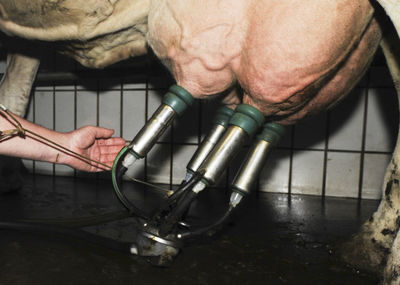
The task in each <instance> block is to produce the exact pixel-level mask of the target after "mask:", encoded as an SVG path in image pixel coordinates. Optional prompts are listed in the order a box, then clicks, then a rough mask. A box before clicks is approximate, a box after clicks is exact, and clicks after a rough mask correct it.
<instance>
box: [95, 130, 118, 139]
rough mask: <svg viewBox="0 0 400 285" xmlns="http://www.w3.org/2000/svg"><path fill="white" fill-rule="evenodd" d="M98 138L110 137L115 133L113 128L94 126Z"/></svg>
mask: <svg viewBox="0 0 400 285" xmlns="http://www.w3.org/2000/svg"><path fill="white" fill-rule="evenodd" d="M93 131H94V135H95V138H96V139H108V138H110V137H111V136H112V135H113V134H114V130H113V129H106V128H102V127H93Z"/></svg>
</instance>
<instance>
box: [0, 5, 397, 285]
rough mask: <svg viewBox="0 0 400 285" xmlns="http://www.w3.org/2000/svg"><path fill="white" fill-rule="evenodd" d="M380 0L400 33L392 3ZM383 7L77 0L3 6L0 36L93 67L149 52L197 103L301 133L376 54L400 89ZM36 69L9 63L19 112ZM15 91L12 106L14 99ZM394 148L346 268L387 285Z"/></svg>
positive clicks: (24, 61) (0, 91)
mask: <svg viewBox="0 0 400 285" xmlns="http://www.w3.org/2000/svg"><path fill="white" fill-rule="evenodd" d="M380 2H381V5H382V7H383V8H384V9H385V11H387V14H388V15H389V16H390V19H391V20H392V22H393V24H394V26H395V28H397V30H398V31H399V25H400V20H399V19H400V16H399V15H400V13H399V9H400V8H399V7H398V6H399V5H398V3H396V2H397V1H396V0H381V1H380ZM376 4H377V3H375V2H372V1H368V0H301V1H300V0H291V1H282V0H233V1H232V0H229V1H228V0H218V1H211V0H204V1H195V0H152V1H129V0H109V1H106V0H103V1H97V0H91V1H86V2H85V4H84V5H82V4H81V3H80V1H75V0H36V1H28V0H25V1H15V0H14V1H11V0H0V28H1V30H2V31H3V32H4V33H6V34H7V35H12V36H19V37H24V38H28V39H35V40H36V39H38V40H42V41H61V40H62V41H63V44H64V45H65V48H64V49H63V51H64V52H67V53H68V54H70V55H72V56H74V57H75V58H76V59H77V60H78V61H80V62H81V63H83V64H85V65H88V66H92V67H102V66H104V65H107V64H110V63H112V62H114V61H116V60H119V59H123V58H127V57H129V56H134V55H137V54H141V53H144V52H145V51H146V43H147V44H148V45H149V46H150V47H151V48H152V50H153V51H154V53H155V54H156V55H157V56H158V57H159V59H160V60H161V61H162V62H163V63H164V64H165V66H166V67H167V68H168V69H169V70H170V71H171V73H172V75H173V76H174V78H175V79H176V81H177V83H178V84H179V85H181V86H183V87H184V88H186V89H187V90H188V91H189V92H191V93H192V95H193V96H194V97H196V98H199V99H203V98H210V97H213V96H215V95H218V94H224V95H222V96H225V97H224V98H223V102H224V103H226V104H232V105H235V104H238V103H241V102H244V103H247V104H250V105H253V106H255V107H257V108H258V109H259V110H261V111H262V112H263V113H264V115H265V116H267V117H268V118H269V119H272V120H275V121H277V122H280V123H282V124H294V123H296V122H297V121H299V120H301V119H303V118H304V117H308V116H311V115H313V114H315V113H318V112H320V111H321V110H326V109H328V108H330V107H332V106H334V105H335V104H336V103H337V102H339V101H340V100H341V99H342V98H343V97H344V96H346V95H347V94H348V93H349V92H350V90H351V89H352V88H353V87H354V85H355V84H356V83H357V81H358V80H359V79H360V78H361V77H362V76H363V74H364V73H365V71H366V70H367V68H368V67H369V65H370V63H371V61H372V59H373V56H374V54H375V52H376V50H377V49H378V47H379V45H381V46H382V48H383V51H384V53H385V56H386V58H387V62H388V65H389V69H390V71H391V74H392V76H393V79H394V81H395V86H396V88H397V90H398V91H400V90H399V89H400V84H399V83H400V64H399V59H398V57H397V56H398V54H400V53H399V49H398V48H399V45H398V34H397V35H396V34H395V32H394V33H390V31H387V27H389V30H390V25H386V24H385V21H384V20H382V18H381V17H378V12H377V11H378V10H379V9H380V8H379V7H378V6H377V5H376ZM27 7H29V9H26V8H27ZM140 9H142V10H140ZM27 10H29V12H27ZM138 11H140V12H138ZM116 38H118V40H115V39H116ZM109 45H110V48H103V47H104V46H107V47H108V46H109ZM109 51H111V52H109ZM38 63H39V61H38V60H37V59H36V58H33V57H31V56H26V55H10V56H9V59H8V72H7V74H6V75H5V77H4V79H3V81H2V86H1V88H0V102H10V104H8V105H11V104H12V102H14V103H16V105H15V106H16V107H15V109H13V110H14V111H16V112H17V113H19V114H21V112H23V110H24V108H25V105H24V101H23V100H21V98H20V97H22V98H23V99H26V97H27V96H28V93H29V92H28V91H29V90H30V86H31V85H30V84H31V82H32V79H33V78H34V75H35V73H36V70H37V66H38ZM25 66H28V67H29V68H28V69H25ZM9 71H10V72H9ZM13 74H14V75H13ZM17 75H18V77H17ZM18 81H19V82H18ZM15 82H17V84H19V86H20V87H18V88H17V87H16V85H15ZM22 86H23V87H24V88H21V87H22ZM13 88H14V91H15V92H14V93H13V94H14V95H15V97H14V98H13V99H12V100H10V97H9V95H10V94H11V92H9V91H10V90H13ZM15 88H16V89H15ZM18 89H20V90H18ZM22 89H23V90H22ZM238 90H239V91H238ZM226 94H228V95H226ZM7 100H9V101H7ZM25 101H26V100H25ZM6 104H7V103H6ZM25 104H26V102H25ZM19 106H22V108H21V109H18V107H19ZM399 145H400V144H398V145H397V147H396V149H395V152H394V155H393V159H392V161H391V163H390V165H389V167H388V172H387V174H386V177H385V185H384V193H383V194H384V196H383V199H382V203H381V205H380V207H379V209H378V211H377V212H376V213H375V214H374V216H373V217H371V219H370V220H369V221H367V222H366V223H365V224H364V226H363V227H362V230H361V231H360V233H359V234H358V235H356V236H355V237H353V239H352V241H350V242H349V243H348V244H346V245H345V246H344V248H345V252H346V254H345V259H346V260H347V261H348V262H351V263H355V264H357V265H359V266H362V267H365V268H368V269H373V270H377V271H382V270H383V272H384V280H385V281H384V282H385V283H386V284H390V283H394V284H395V283H398V282H400V279H399V278H400V256H399V255H400V237H399V235H398V230H399V226H400V222H399V220H400V218H399V217H400V192H399V191H400V189H399V187H400V186H399V184H400V182H399V181H400V177H399V176H400V174H399V173H400V172H399V171H400V170H399V169H398V161H399V159H400V156H399V154H400V150H399Z"/></svg>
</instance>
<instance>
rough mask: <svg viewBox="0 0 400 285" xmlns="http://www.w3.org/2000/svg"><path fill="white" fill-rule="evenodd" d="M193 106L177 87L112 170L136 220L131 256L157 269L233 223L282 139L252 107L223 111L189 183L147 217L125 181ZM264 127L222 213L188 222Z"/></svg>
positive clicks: (118, 190)
mask: <svg viewBox="0 0 400 285" xmlns="http://www.w3.org/2000/svg"><path fill="white" fill-rule="evenodd" d="M193 101H194V99H193V97H192V96H191V95H190V93H189V92H187V91H186V90H185V89H184V88H182V87H180V86H177V85H173V86H172V87H171V88H170V89H169V91H168V92H167V94H166V95H165V97H164V99H163V101H162V104H161V106H160V107H159V108H158V109H157V111H156V112H155V113H154V115H153V116H152V117H151V119H150V120H149V121H148V122H147V123H146V125H145V126H144V127H143V128H142V129H141V130H140V131H139V133H138V134H137V136H136V137H135V138H134V139H133V140H132V142H131V143H130V144H129V145H128V146H127V147H125V148H123V149H122V150H121V152H120V153H119V154H118V156H117V158H116V160H115V162H114V165H113V169H112V181H113V186H114V191H115V193H116V195H117V197H118V198H119V200H120V201H121V202H122V204H123V205H124V206H125V207H126V208H127V209H128V211H129V212H130V213H131V214H132V216H134V217H135V227H136V228H137V229H138V231H139V233H138V235H137V240H136V242H135V243H134V244H132V245H131V247H130V252H131V253H132V254H137V255H139V256H143V257H146V258H147V259H148V260H150V261H151V262H152V263H153V264H156V265H167V264H169V263H170V262H171V261H172V260H173V259H174V257H175V256H176V255H177V254H178V253H179V251H180V249H181V248H182V247H183V246H184V245H185V243H187V242H189V241H193V240H196V239H197V238H200V237H202V236H210V235H212V234H213V233H215V232H216V231H217V230H218V229H219V228H220V227H221V226H222V225H223V224H224V223H225V222H226V221H227V220H228V219H229V218H230V217H231V215H232V212H233V210H234V209H235V208H237V206H238V205H239V204H240V203H241V202H242V201H243V200H244V199H243V198H244V197H246V196H248V195H249V194H250V192H251V189H252V188H253V186H254V183H255V181H256V179H257V177H258V174H259V172H260V171H261V169H262V166H263V164H264V161H265V159H266V157H267V154H268V152H269V150H270V149H271V148H272V147H273V146H274V145H275V144H276V143H277V142H278V140H279V139H280V137H281V136H282V135H283V133H284V127H283V126H282V125H279V124H277V123H273V122H267V123H265V122H264V120H265V118H264V116H263V114H262V113H261V112H260V111H259V110H257V109H256V108H254V107H252V106H250V105H246V104H241V105H239V106H238V107H237V108H236V109H235V110H234V111H233V110H231V109H229V108H227V107H222V108H220V109H219V110H218V112H217V115H216V118H215V120H214V124H213V126H212V128H211V131H210V132H209V134H208V135H207V136H206V137H205V139H204V140H203V142H202V143H201V145H200V147H199V148H198V150H197V151H196V152H195V154H194V155H193V157H192V159H191V160H190V162H189V163H188V165H187V173H186V177H185V180H184V181H183V182H182V183H181V185H180V186H179V187H178V189H176V190H175V191H173V193H172V194H171V195H168V196H167V197H165V200H164V201H163V203H162V205H161V206H160V207H159V208H158V209H156V210H155V211H153V213H151V214H148V213H147V212H146V211H144V210H143V209H141V208H140V207H138V206H137V205H135V203H133V202H131V201H130V200H129V199H128V198H127V197H126V196H125V195H124V193H123V192H122V191H121V188H120V185H121V183H122V180H123V176H124V174H125V173H126V171H127V170H128V169H129V168H130V167H132V166H133V165H134V163H135V161H136V160H138V159H141V158H144V157H145V156H146V155H147V153H148V152H149V151H150V149H151V148H152V147H153V145H154V144H155V142H156V141H157V139H158V138H159V137H160V136H161V135H162V134H163V132H164V131H165V130H166V129H167V128H168V126H169V125H170V124H171V122H172V121H173V120H174V118H175V117H177V116H180V115H181V114H183V112H184V111H185V110H186V109H187V108H188V107H190V106H191V105H192V103H193ZM262 126H263V128H262V130H261V132H260V133H259V134H258V135H257V136H256V139H255V140H254V142H253V144H252V145H251V147H250V150H249V152H248V154H247V157H246V159H245V160H244V161H243V163H242V165H241V167H240V169H239V171H238V173H237V175H236V176H235V178H234V180H233V183H232V186H231V190H232V193H231V195H230V199H229V202H228V205H227V206H226V210H225V211H224V213H223V214H222V215H221V216H220V217H217V218H216V219H214V221H212V222H210V223H208V224H207V225H191V224H190V223H189V222H188V221H186V216H187V213H188V212H189V209H190V207H191V205H192V203H193V201H194V200H195V199H196V198H197V197H198V195H199V193H201V192H202V191H203V190H204V189H206V188H209V187H212V186H214V185H215V184H216V183H217V182H218V180H219V178H220V177H221V176H222V174H223V172H224V171H225V170H226V168H227V167H228V166H229V164H230V162H231V161H232V159H233V158H234V157H235V156H236V154H237V153H238V152H239V151H240V149H241V148H242V147H243V145H244V144H245V143H246V142H247V141H249V140H250V139H251V138H252V137H253V136H254V135H255V134H256V133H257V132H258V131H259V130H260V128H261V127H262Z"/></svg>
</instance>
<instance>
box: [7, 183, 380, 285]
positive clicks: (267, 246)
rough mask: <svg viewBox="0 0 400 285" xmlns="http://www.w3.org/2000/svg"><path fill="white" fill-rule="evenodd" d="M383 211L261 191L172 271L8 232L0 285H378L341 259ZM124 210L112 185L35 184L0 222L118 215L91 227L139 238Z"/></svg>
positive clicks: (76, 221) (207, 208)
mask: <svg viewBox="0 0 400 285" xmlns="http://www.w3.org/2000/svg"><path fill="white" fill-rule="evenodd" d="M129 187H131V188H130V189H129V190H128V191H132V192H135V193H140V195H139V196H140V199H139V200H141V201H142V202H143V203H147V204H146V205H150V204H151V203H152V201H153V199H152V194H148V192H147V191H148V190H146V189H144V188H143V187H141V186H139V185H133V186H129ZM132 187H133V188H132ZM213 190H214V194H210V195H204V196H203V197H202V201H201V203H198V204H197V205H196V210H195V211H199V212H207V214H208V215H209V214H210V213H211V214H212V213H217V212H218V211H219V209H220V208H221V201H224V198H223V197H224V196H223V195H218V196H215V195H216V194H215V193H218V191H219V192H220V193H223V192H224V191H225V190H224V189H213ZM211 198H213V199H214V200H216V201H217V202H215V201H214V200H213V201H210V199H211ZM377 205H378V201H371V200H366V201H362V202H358V201H357V200H354V199H340V198H326V199H325V201H322V200H321V198H319V197H312V196H300V195H292V196H288V195H281V194H262V195H261V194H260V195H258V197H256V196H254V197H252V198H250V199H249V201H248V203H247V204H246V205H244V206H243V207H242V208H241V209H240V211H239V212H238V214H237V215H236V216H235V219H234V220H233V221H232V222H231V223H229V224H228V225H227V226H226V228H225V230H224V231H223V232H222V233H220V234H219V235H218V236H217V237H216V238H214V239H211V240H203V241H201V242H199V243H197V244H193V245H191V246H190V247H187V248H184V250H183V251H182V253H181V254H180V255H179V256H178V258H177V259H176V260H175V262H174V263H173V265H172V266H171V267H169V268H158V267H154V266H152V265H150V264H148V263H147V262H145V261H143V260H141V259H138V258H135V257H132V256H129V255H128V254H123V253H120V252H117V251H113V250H110V249H107V248H105V247H102V246H98V245H95V244H93V243H91V242H87V241H84V240H81V239H78V238H74V237H71V236H69V235H65V234H55V233H53V234H51V233H48V232H30V231H26V230H24V231H21V230H4V229H2V230H0V260H1V263H0V285H6V284H13V285H14V284H58V285H62V284H117V283H118V284H366V285H368V284H377V282H378V278H377V277H376V276H374V275H373V274H370V273H368V272H360V271H358V270H357V269H354V268H350V267H347V266H346V265H345V264H343V263H342V262H341V261H340V257H339V256H338V255H337V253H336V248H337V246H338V245H340V243H341V242H342V241H344V240H346V239H348V238H349V237H350V236H351V234H352V233H354V232H356V230H357V228H358V227H359V226H360V225H361V223H362V222H363V221H364V220H365V219H367V218H368V217H369V216H370V214H371V213H372V212H373V211H374V210H375V209H376V207H377ZM123 210H124V209H123V207H122V206H121V205H120V204H119V202H118V200H117V199H116V197H115V196H114V194H113V193H112V188H111V185H110V183H109V181H108V180H98V181H96V180H92V179H73V178H52V177H46V176H36V177H27V180H26V183H25V186H24V188H23V189H22V190H21V191H19V192H18V193H14V194H9V195H5V196H1V199H0V215H1V218H0V219H1V220H2V221H9V220H23V221H26V220H27V219H29V220H33V221H41V222H43V221H46V222H49V223H56V224H58V225H63V226H74V227H76V226H83V225H84V224H91V223H95V222H98V221H99V220H106V219H117V218H118V220H117V221H113V222H107V223H105V224H102V225H98V226H91V227H85V228H84V229H85V230H86V231H89V232H91V233H94V234H97V235H102V236H107V237H109V238H113V239H115V240H119V241H132V240H134V238H135V230H134V229H133V228H132V222H131V220H130V219H129V218H127V219H126V218H123V215H121V213H122V214H123ZM121 211H122V212H121ZM109 213H113V214H112V215H109Z"/></svg>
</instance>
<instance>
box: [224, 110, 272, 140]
mask: <svg viewBox="0 0 400 285" xmlns="http://www.w3.org/2000/svg"><path fill="white" fill-rule="evenodd" d="M264 121H265V118H264V115H263V113H261V111H259V110H258V109H257V108H255V107H253V106H251V105H248V104H241V105H239V106H238V107H237V108H236V110H235V113H234V114H233V116H232V118H231V119H230V120H229V125H233V126H238V127H240V128H242V129H243V130H244V131H245V132H246V133H247V134H248V135H249V136H253V135H254V134H255V133H256V132H257V130H258V129H259V128H260V127H261V126H262V125H263V124H264Z"/></svg>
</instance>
